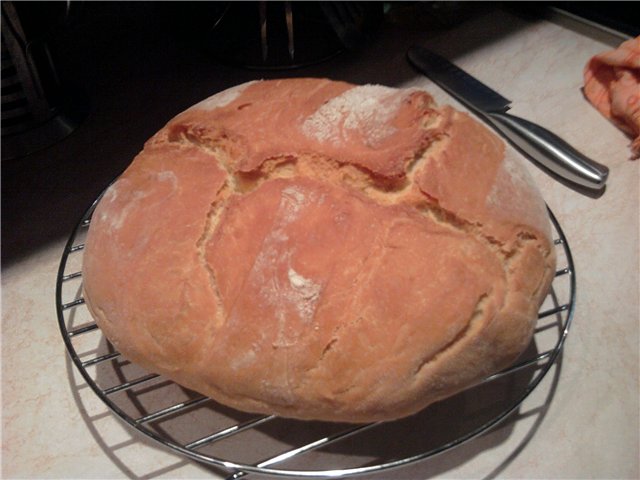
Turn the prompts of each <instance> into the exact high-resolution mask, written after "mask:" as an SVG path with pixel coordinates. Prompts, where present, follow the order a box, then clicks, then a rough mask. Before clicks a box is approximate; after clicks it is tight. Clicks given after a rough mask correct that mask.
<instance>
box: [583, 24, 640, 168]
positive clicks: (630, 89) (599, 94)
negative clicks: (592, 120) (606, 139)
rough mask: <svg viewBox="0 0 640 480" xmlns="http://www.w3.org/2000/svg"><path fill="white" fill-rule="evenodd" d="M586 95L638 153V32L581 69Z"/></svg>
mask: <svg viewBox="0 0 640 480" xmlns="http://www.w3.org/2000/svg"><path fill="white" fill-rule="evenodd" d="M583 92H584V95H585V97H586V98H587V99H588V100H589V101H590V102H591V103H592V104H593V106H594V107H596V108H597V109H598V110H599V111H600V113H602V115H604V116H605V117H607V118H608V119H610V120H611V121H612V122H613V123H614V124H615V125H617V126H618V127H619V128H620V129H621V130H623V131H624V132H626V133H627V134H629V135H630V136H631V137H632V139H633V141H632V143H631V150H632V152H633V157H632V158H639V157H640V36H639V37H637V38H633V39H630V40H627V41H625V42H623V43H622V44H621V45H620V46H619V47H618V48H617V49H615V50H610V51H607V52H603V53H600V54H598V55H596V56H594V57H593V58H591V60H589V62H588V63H587V65H586V66H585V69H584V89H583Z"/></svg>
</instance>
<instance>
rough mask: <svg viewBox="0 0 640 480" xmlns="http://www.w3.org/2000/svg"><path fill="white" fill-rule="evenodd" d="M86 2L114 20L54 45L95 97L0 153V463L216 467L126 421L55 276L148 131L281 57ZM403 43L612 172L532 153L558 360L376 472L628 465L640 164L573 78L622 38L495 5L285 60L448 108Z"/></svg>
mask: <svg viewBox="0 0 640 480" xmlns="http://www.w3.org/2000/svg"><path fill="white" fill-rule="evenodd" d="M138 8H141V7H138ZM98 12H99V15H98V18H99V21H100V22H102V25H104V24H107V23H111V22H113V25H114V26H113V32H112V33H113V35H112V36H111V37H110V38H103V37H98V36H97V35H92V34H91V33H90V32H92V31H93V30H92V28H93V27H95V25H92V24H91V22H89V23H87V24H85V25H80V27H77V28H76V31H75V32H74V35H76V37H69V38H83V39H84V41H86V42H87V45H86V50H82V49H80V48H76V49H75V50H74V49H71V50H70V51H69V52H68V53H69V55H67V56H66V58H65V61H66V62H67V64H68V65H74V64H75V65H76V66H77V65H83V66H84V68H83V69H81V70H77V72H78V75H77V78H76V80H77V81H78V83H79V84H81V85H83V87H84V88H85V90H86V93H87V94H88V95H89V98H91V113H90V115H89V117H88V118H87V119H86V121H85V122H84V123H83V124H82V125H81V126H80V128H79V129H78V130H77V131H76V132H75V133H73V134H72V135H71V136H70V137H68V138H67V139H65V140H63V141H62V142H60V143H58V144H56V145H54V146H52V147H50V148H48V149H46V150H43V151H40V152H38V153H36V154H33V155H31V156H29V157H27V158H24V159H21V160H18V161H11V162H4V163H3V164H2V202H3V204H2V229H3V266H2V478H205V477H208V478H211V477H213V478H224V476H225V472H223V471H222V470H221V469H216V468H212V467H206V466H203V465H200V464H198V463H196V462H194V461H191V460H187V459H185V458H182V457H180V456H178V455H176V454H174V453H170V452H167V451H166V450H165V449H164V448H162V447H159V446H158V445H156V444H155V443H154V442H152V441H151V440H149V439H147V438H146V437H143V436H142V435H140V434H139V433H137V432H134V431H132V430H131V429H130V428H128V427H126V426H124V425H123V424H122V423H121V422H120V421H119V420H117V419H116V418H115V417H114V415H113V414H112V413H111V412H110V411H109V410H108V409H107V408H106V407H105V406H104V404H103V403H102V402H101V401H100V400H99V399H98V398H96V396H95V395H94V394H93V392H92V391H91V390H90V389H89V388H87V386H86V384H84V382H83V380H82V378H81V377H80V376H79V374H78V373H77V371H76V369H75V367H73V365H72V363H71V362H70V361H69V359H68V356H67V355H66V352H65V348H64V344H63V342H62V339H61V335H60V332H59V329H58V325H57V321H56V311H55V299H54V293H55V280H56V274H57V269H58V265H59V261H60V257H61V253H62V250H63V247H64V244H65V242H66V240H67V237H68V235H69V234H70V232H71V230H72V229H73V226H74V224H75V222H76V221H77V220H78V219H79V217H80V215H81V214H82V212H83V210H84V209H85V208H86V207H88V205H89V204H90V202H91V200H92V199H93V198H95V196H96V195H97V194H98V193H99V192H100V190H101V189H102V188H103V187H104V186H105V185H106V183H107V182H108V181H109V180H110V179H112V178H113V177H115V176H116V175H117V174H118V173H119V172H120V171H121V170H122V168H124V166H126V164H127V163H128V161H129V160H130V159H131V158H132V156H133V154H135V152H136V151H137V150H138V149H139V148H140V146H141V145H142V143H143V141H144V140H145V139H146V138H148V137H149V136H150V135H151V134H152V133H154V132H155V131H156V130H157V129H158V128H160V126H162V124H163V123H164V122H165V121H166V120H168V119H169V118H170V117H171V116H173V115H174V114H176V113H178V112H179V111H181V110H182V109H184V108H186V107H188V106H189V105H191V104H193V103H195V102H196V101H197V100H199V99H202V98H204V97H206V96H208V95H210V94H212V93H215V92H216V91H219V90H221V89H223V88H226V87H228V86H231V85H234V84H237V83H240V82H244V81H247V80H250V79H254V78H260V77H275V76H277V75H278V74H276V73H274V72H267V73H266V74H263V72H258V71H248V70H242V69H234V68H231V67H224V66H219V65H216V64H215V63H213V62H211V61H210V60H208V59H207V58H206V57H204V56H202V54H201V53H194V52H189V53H188V54H185V52H184V51H183V50H180V48H179V47H180V46H179V45H177V44H174V43H171V41H170V39H169V38H168V37H167V38H165V37H157V36H155V37H153V36H152V37H149V35H148V34H149V31H150V30H144V29H138V28H137V25H138V24H137V23H135V22H134V20H135V18H134V17H130V18H129V20H128V23H127V17H126V16H123V15H122V14H116V13H114V11H112V10H109V8H108V7H107V6H104V7H102V10H100V9H98ZM139 13H140V12H138V14H139ZM100 15H101V16H100ZM116 20H117V21H116ZM138 20H139V18H138ZM98 23H99V22H98ZM83 29H84V30H83ZM131 31H134V33H133V34H131ZM125 33H129V34H130V36H129V37H126V36H125V35H124V34H125ZM83 35H84V37H83ZM69 38H67V41H69ZM149 38H153V41H151V40H149ZM412 43H420V44H422V45H424V46H427V47H430V48H432V49H434V50H436V51H438V52H440V53H442V54H444V55H446V56H449V57H450V58H452V59H454V60H455V61H456V62H457V63H458V64H459V65H460V66H462V67H463V68H464V69H466V70H467V71H469V72H470V73H472V74H475V75H476V76H477V77H479V78H481V79H483V80H484V81H485V82H486V83H487V84H489V85H491V86H494V87H495V88H496V89H498V90H499V91H500V92H501V93H502V94H503V95H504V96H506V97H508V98H510V99H513V101H514V103H513V109H512V112H513V113H514V114H517V115H521V116H523V117H525V118H527V119H530V120H532V121H535V122H538V123H540V124H543V125H544V126H546V127H547V128H549V129H550V130H552V131H554V132H555V133H557V134H559V135H560V136H562V137H563V138H565V139H566V140H567V141H569V142H570V143H571V144H573V145H575V146H578V147H579V149H580V150H582V152H583V153H585V154H586V155H588V156H590V157H592V158H594V159H596V160H597V161H599V162H601V163H604V164H605V165H607V166H608V167H609V168H610V170H611V173H610V177H609V181H608V185H607V188H606V190H605V191H604V192H601V194H600V195H586V194H584V192H579V191H575V190H573V189H570V188H567V186H565V185H562V184H561V183H558V182H557V181H555V180H553V179H552V178H551V177H549V176H548V175H546V174H545V173H543V172H542V171H541V170H539V169H538V168H537V167H535V166H533V165H532V164H530V163H527V168H528V169H529V170H530V172H531V173H532V175H533V176H534V178H535V180H536V181H537V182H538V185H539V187H540V189H541V191H542V192H543V195H544V197H545V199H546V201H547V203H548V205H549V207H550V208H551V209H552V211H553V212H554V213H555V214H556V216H557V218H558V219H559V222H560V224H561V226H562V228H563V230H564V232H565V234H566V236H567V238H568V241H569V244H570V246H571V250H572V253H573V257H574V261H575V268H576V278H577V303H576V310H575V317H574V322H573V325H572V328H571V331H570V334H569V337H568V340H567V343H566V346H565V350H564V353H563V355H562V357H561V359H562V361H561V364H559V365H558V366H557V367H554V368H552V369H551V371H550V373H549V374H548V375H547V376H546V377H545V378H544V380H543V381H542V383H541V384H540V385H539V386H538V388H537V389H536V391H535V392H534V395H532V396H531V397H529V398H528V399H527V400H526V401H525V403H524V404H523V405H522V406H521V408H520V409H519V410H518V412H517V414H515V415H513V416H511V417H510V418H509V419H507V420H506V421H505V422H504V423H502V424H500V426H499V427H498V428H496V429H495V430H493V431H491V432H489V433H487V434H485V435H483V436H481V437H479V438H476V439H474V440H472V441H470V442H468V443H465V444H463V445H462V446H460V447H458V448H456V449H453V450H450V451H447V452H445V453H444V454H442V455H438V456H436V457H432V458H430V459H428V460H425V461H421V462H418V463H415V464H412V465H410V466H407V467H403V468H401V469H398V470H394V471H392V472H387V473H384V474H379V475H371V476H370V477H371V478H430V477H437V478H440V477H441V478H495V477H500V478H629V479H631V478H638V477H640V470H639V465H638V459H639V458H640V456H639V440H638V436H639V432H640V425H639V390H638V388H639V387H638V382H639V358H638V349H639V337H638V331H639V301H638V295H639V271H640V265H639V258H638V245H639V242H638V234H639V204H640V201H639V200H640V198H639V180H640V175H639V172H640V163H639V162H637V161H635V162H634V161H631V160H629V158H630V154H629V149H628V144H629V140H628V138H626V137H625V136H624V135H623V134H622V133H621V132H619V131H618V130H617V129H616V128H615V127H613V126H612V125H611V124H610V123H608V122H607V121H606V120H605V119H603V118H602V117H601V116H600V115H599V114H598V113H597V112H596V111H595V110H594V109H593V108H592V107H591V106H590V105H589V104H588V103H587V102H586V101H585V100H584V99H583V97H582V94H581V91H580V87H581V83H582V69H583V67H584V64H585V63H586V61H587V60H588V59H589V58H590V57H591V56H592V55H594V54H596V53H598V52H601V51H603V50H607V49H609V48H611V46H612V45H613V44H615V43H616V40H615V39H614V38H612V37H610V36H608V35H605V34H600V33H598V32H597V31H595V30H591V29H588V28H583V27H580V26H579V25H577V24H573V23H567V22H560V21H546V20H536V19H530V18H523V17H521V16H517V15H514V14H513V13H509V12H505V11H501V10H498V9H490V10H488V11H486V12H484V13H482V14H479V15H475V16H473V17H472V18H469V19H467V20H466V21H465V22H463V23H461V24H459V25H457V26H455V27H452V28H449V29H446V30H435V31H424V30H420V29H418V28H412V29H405V30H401V29H398V28H394V27H388V28H385V29H384V31H383V33H382V34H381V35H380V37H379V38H378V39H377V40H375V41H373V42H372V44H371V45H370V46H369V48H367V49H365V50H364V51H363V52H360V53H358V54H344V55H340V56H338V57H335V58H334V59H333V60H331V61H329V62H325V63H323V64H318V65H315V66H311V67H307V68H303V69H301V70H295V71H293V72H287V71H284V72H280V75H283V76H286V75H289V74H291V75H295V76H302V75H304V76H329V77H333V78H337V79H344V80H350V81H353V82H356V83H380V84H385V85H391V86H402V87H405V86H419V87H424V88H426V89H428V90H430V91H431V92H433V94H434V96H435V97H436V99H437V100H438V101H439V102H449V103H452V104H453V105H455V106H458V107H459V105H458V104H456V102H455V101H454V100H452V99H450V98H449V97H447V96H446V95H445V94H444V93H443V92H442V91H441V90H439V89H438V88H437V87H435V86H434V85H433V84H432V83H431V82H430V81H429V80H427V79H426V78H424V77H422V76H420V75H418V74H416V73H415V71H413V70H412V69H411V67H410V66H409V65H408V64H407V63H406V61H405V57H404V55H405V52H406V49H407V47H408V46H409V45H411V44H412ZM108 45H110V47H109V48H107V46H108ZM130 45H134V47H130ZM92 49H93V50H92ZM87 52H89V53H87ZM96 52H100V53H99V54H98V53H96ZM125 52H126V55H124V53H125ZM96 55H99V56H100V58H99V59H98V60H99V61H96V58H95V56H96ZM74 62H75V63H74ZM460 108H461V107H460ZM388 440H389V441H390V442H391V443H398V442H402V441H403V439H401V438H390V439H388ZM237 448H239V449H242V448H246V449H249V450H250V449H251V448H252V447H251V445H239V446H237ZM370 460H371V459H368V460H367V461H370Z"/></svg>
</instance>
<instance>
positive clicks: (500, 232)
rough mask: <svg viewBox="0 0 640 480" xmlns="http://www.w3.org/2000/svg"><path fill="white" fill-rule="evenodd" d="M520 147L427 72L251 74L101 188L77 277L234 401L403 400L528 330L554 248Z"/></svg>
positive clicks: (303, 411)
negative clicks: (418, 79) (365, 79)
mask: <svg viewBox="0 0 640 480" xmlns="http://www.w3.org/2000/svg"><path fill="white" fill-rule="evenodd" d="M518 162H519V160H518V159H517V158H511V157H510V156H509V155H506V154H505V145H504V143H503V141H502V140H501V139H499V138H498V137H497V136H496V135H494V134H493V133H492V132H490V131H489V130H488V129H487V128H485V127H484V126H483V125H481V124H480V123H479V122H477V121H476V120H474V119H473V118H471V117H470V116H469V115H467V114H465V113H461V112H458V111H455V110H454V109H452V108H450V107H448V106H444V107H441V108H439V107H438V106H437V105H435V103H434V101H433V99H432V97H431V96H430V95H429V94H427V93H426V92H424V91H419V90H416V89H405V90H402V89H393V88H389V87H384V86H377V85H365V86H354V85H351V84H348V83H344V82H334V81H330V80H325V79H289V80H272V81H259V82H250V83H246V84H243V85H240V86H238V87H235V88H232V89H229V90H226V91H224V92H222V93H218V94H217V95H214V96H212V97H210V98H208V99H207V100H204V101H203V102H201V103H199V104H197V105H195V106H193V107H191V108H189V109H188V110H186V111H185V112H183V113H181V114H179V115H178V116H177V117H175V118H174V119H172V120H171V121H170V122H169V123H168V124H167V125H166V126H165V127H164V128H163V129H162V130H160V131H159V132H158V133H157V134H156V135H155V136H153V137H152V138H151V139H150V140H149V141H148V142H147V143H146V144H145V146H144V149H143V150H142V152H141V153H140V154H139V155H138V156H137V157H136V158H135V159H134V160H133V162H132V163H131V165H130V166H129V168H128V169H127V170H126V171H125V172H124V174H123V175H122V176H121V177H120V178H119V179H118V180H117V181H116V182H115V183H113V184H112V185H111V186H110V187H109V188H108V189H107V191H106V192H105V194H104V196H103V197H102V199H101V200H100V202H99V204H98V206H97V208H96V209H95V212H94V214H93V217H92V220H91V226H90V229H89V233H88V237H87V240H86V247H85V253H84V266H83V286H84V287H83V288H84V298H85V300H86V303H87V306H88V308H89V310H90V311H91V313H92V315H93V316H94V317H95V320H96V321H97V323H98V325H99V326H100V328H101V329H102V331H103V332H104V334H105V335H106V337H107V338H108V339H109V340H110V341H111V342H112V343H113V344H114V346H115V347H116V348H117V349H118V350H119V351H120V352H121V353H122V354H123V355H124V356H125V357H127V358H128V359H130V360H131V361H133V362H135V363H138V364H140V365H142V366H144V367H145V368H147V369H149V370H151V371H153V372H157V373H160V374H163V375H165V376H167V377H169V378H171V379H173V380H174V381H175V382H177V383H179V384H181V385H183V386H185V387H188V388H190V389H193V390H195V391H198V392H201V393H203V394H205V395H207V396H209V397H211V398H213V399H215V400H217V401H219V402H221V403H223V404H226V405H229V406H231V407H235V408H237V409H240V410H244V411H251V412H261V413H267V414H277V415H282V416H286V417H293V418H300V419H317V420H327V421H344V422H368V421H377V420H391V419H395V418H399V417H403V416H407V415H410V414H412V413H415V412H417V411H419V410H421V409H423V408H424V407H426V406H427V405H429V404H431V403H433V402H435V401H437V400H439V399H442V398H444V397H447V396H450V395H452V394H454V393H456V392H459V391H461V390H463V389H465V388H467V387H469V386H471V385H473V384H474V383H477V382H479V381H481V380H482V379H483V378H485V377H486V376H487V375H489V374H491V373H493V372H496V371H498V370H500V369H502V368H504V367H506V366H508V365H509V364H510V363H511V362H513V361H514V360H515V359H516V358H517V357H518V356H519V355H520V354H521V352H522V351H523V350H524V349H525V348H526V347H527V346H528V344H529V342H530V341H531V336H532V332H533V328H534V324H535V322H536V319H537V311H538V308H539V306H540V304H541V302H542V300H543V299H544V297H545V296H546V294H547V291H548V289H549V286H550V283H551V280H552V278H553V275H554V270H555V254H554V249H553V246H552V242H551V239H550V233H549V232H550V225H549V219H548V215H547V211H546V208H545V204H544V202H543V200H542V199H541V196H540V194H539V192H538V190H537V189H536V187H535V186H534V184H533V183H532V182H531V180H530V178H529V176H528V174H527V172H526V170H525V169H524V168H523V167H522V166H521V165H520V164H519V163H518Z"/></svg>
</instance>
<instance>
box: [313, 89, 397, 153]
mask: <svg viewBox="0 0 640 480" xmlns="http://www.w3.org/2000/svg"><path fill="white" fill-rule="evenodd" d="M408 93H409V90H402V91H401V90H397V89H395V88H390V87H384V86H381V85H363V86H361V87H354V88H352V89H350V90H347V91H346V92H344V93H343V94H342V95H339V96H337V97H335V98H332V99H331V100H329V101H328V102H327V103H325V104H324V105H322V106H321V107H320V108H319V109H318V110H316V111H315V112H314V113H313V114H312V115H310V116H309V117H307V119H306V120H305V121H304V123H303V124H302V130H303V132H304V133H305V135H307V136H308V137H310V138H315V139H316V140H319V141H321V142H341V141H344V140H345V139H346V138H345V137H347V136H349V135H358V136H361V137H362V139H363V140H364V142H365V144H366V145H368V146H371V147H376V146H378V145H379V144H380V143H382V142H383V141H384V140H385V139H386V138H387V137H389V136H390V135H393V133H394V132H395V128H394V127H393V125H392V124H391V123H390V122H391V120H392V119H393V117H394V115H395V114H396V113H397V112H398V110H399V109H400V106H401V104H402V101H403V99H404V98H406V96H407V95H408Z"/></svg>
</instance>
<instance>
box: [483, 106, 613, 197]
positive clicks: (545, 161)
mask: <svg viewBox="0 0 640 480" xmlns="http://www.w3.org/2000/svg"><path fill="white" fill-rule="evenodd" d="M485 115H486V116H487V118H488V119H489V120H490V121H491V122H492V123H493V124H494V125H495V126H496V127H497V128H498V129H499V130H500V131H501V132H502V133H504V134H505V136H506V137H507V138H508V139H509V140H511V141H512V142H513V143H514V144H515V145H516V146H518V147H520V148H521V149H522V150H523V151H524V152H525V153H526V154H528V155H530V156H531V157H532V158H533V159H534V160H536V161H538V162H539V163H541V164H542V165H543V166H545V167H547V168H548V169H549V170H551V171H553V172H554V173H556V174H558V175H560V176H561V177H562V178H565V179H567V180H569V181H571V182H574V183H577V184H578V185H582V186H584V187H588V188H592V189H601V188H602V187H604V184H605V183H606V181H607V176H608V175H609V169H608V168H607V167H606V166H604V165H601V164H599V163H597V162H594V161H593V160H591V159H590V158H588V157H586V156H584V155H583V154H582V153H580V152H579V151H577V150H576V149H575V148H573V147H572V146H571V145H569V144H568V143H567V142H565V141H564V140H562V139H561V138H560V137H558V136H557V135H556V134H554V133H552V132H550V131H549V130H547V129H546V128H543V127H541V126H540V125H536V124H535V123H532V122H529V121H528V120H525V119H523V118H520V117H516V116H514V115H509V114H508V113H498V112H486V113H485Z"/></svg>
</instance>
